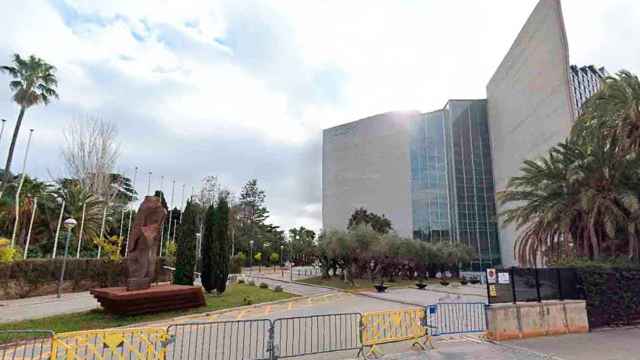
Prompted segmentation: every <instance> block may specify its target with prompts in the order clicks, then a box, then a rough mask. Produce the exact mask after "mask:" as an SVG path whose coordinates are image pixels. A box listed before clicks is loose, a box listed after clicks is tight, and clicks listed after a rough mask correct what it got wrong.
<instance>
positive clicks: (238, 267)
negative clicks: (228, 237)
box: [229, 253, 247, 274]
mask: <svg viewBox="0 0 640 360" xmlns="http://www.w3.org/2000/svg"><path fill="white" fill-rule="evenodd" d="M245 261H247V258H246V256H244V254H243V253H238V254H237V255H234V256H232V257H231V262H230V264H229V273H230V274H241V273H242V267H243V266H244V262H245Z"/></svg>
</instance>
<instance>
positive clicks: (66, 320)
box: [0, 284, 296, 343]
mask: <svg viewBox="0 0 640 360" xmlns="http://www.w3.org/2000/svg"><path fill="white" fill-rule="evenodd" d="M295 296H296V295H292V294H289V293H285V292H275V291H273V290H270V289H260V288H258V287H257V286H250V285H246V284H233V285H231V286H229V287H228V288H227V291H225V293H224V294H223V295H222V296H215V295H208V294H206V293H205V298H206V300H207V306H206V307H200V308H195V309H187V310H177V311H168V312H163V313H157V314H146V315H134V316H118V315H111V314H107V313H105V312H104V311H103V310H102V309H97V310H92V311H87V312H80V313H73V314H66V315H56V316H51V317H47V318H41V319H34V320H24V321H18V322H13V323H6V324H0V330H28V329H39V330H42V329H46V330H53V331H55V332H56V333H61V332H67V331H78V330H91V329H105V328H112V327H118V326H125V325H131V324H135V323H141V322H148V321H155V320H163V319H170V318H173V317H176V316H182V315H188V314H197V313H205V312H210V311H214V310H220V309H227V308H233V307H237V306H243V305H247V303H246V301H245V299H250V300H251V303H252V304H258V303H263V302H269V301H275V300H281V299H288V298H292V297H295ZM13 339H16V337H15V336H8V335H2V334H0V343H3V342H7V341H10V340H13Z"/></svg>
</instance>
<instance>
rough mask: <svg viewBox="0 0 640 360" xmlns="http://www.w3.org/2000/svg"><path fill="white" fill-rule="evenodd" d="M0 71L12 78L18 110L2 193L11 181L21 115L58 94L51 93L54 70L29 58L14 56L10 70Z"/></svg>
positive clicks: (7, 68) (55, 83) (3, 68)
mask: <svg viewBox="0 0 640 360" xmlns="http://www.w3.org/2000/svg"><path fill="white" fill-rule="evenodd" d="M0 71H1V72H6V73H8V74H9V75H10V76H11V77H13V80H12V81H11V82H10V83H9V87H10V88H11V90H12V91H13V93H14V94H13V100H14V101H15V102H16V103H17V104H18V105H19V106H20V113H19V114H18V121H17V122H16V126H15V128H14V129H13V137H12V138H11V145H10V146H9V154H8V155H7V163H6V165H5V167H4V181H3V183H2V189H4V187H5V186H6V185H7V184H8V183H9V180H10V178H11V161H12V160H13V151H14V149H15V146H16V141H17V140H18V134H19V133H20V126H21V125H22V119H23V118H24V113H25V112H26V111H27V109H28V108H30V107H32V106H34V105H38V104H44V105H47V104H49V102H50V101H51V99H52V98H58V93H57V92H56V90H55V88H56V86H57V85H58V81H57V79H56V76H55V72H56V68H55V67H53V66H52V65H49V64H48V63H46V62H45V61H44V60H42V59H40V58H38V57H35V56H33V55H31V56H29V58H27V59H23V58H22V57H20V55H18V54H15V55H14V56H13V66H0Z"/></svg>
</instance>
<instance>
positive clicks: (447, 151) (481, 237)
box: [410, 100, 500, 269]
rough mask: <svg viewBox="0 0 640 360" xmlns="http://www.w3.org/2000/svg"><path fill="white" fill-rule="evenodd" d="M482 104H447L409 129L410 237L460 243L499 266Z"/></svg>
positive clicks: (486, 263)
mask: <svg viewBox="0 0 640 360" xmlns="http://www.w3.org/2000/svg"><path fill="white" fill-rule="evenodd" d="M490 146H491V145H490V142H489V128H488V123H487V102H486V100H451V101H449V102H448V103H447V106H446V107H445V108H444V109H443V110H440V111H435V112H432V113H428V114H424V115H423V117H422V118H421V119H420V120H417V121H413V122H412V124H411V126H410V160H411V200H412V216H413V228H414V232H413V234H414V238H417V239H421V240H426V241H437V240H454V241H462V242H464V243H466V244H468V245H469V246H471V247H472V248H474V249H475V250H476V254H477V258H476V259H475V260H474V261H473V262H472V264H469V265H470V266H469V267H471V268H473V269H481V268H486V267H490V266H493V265H497V264H500V248H499V244H498V231H497V230H498V229H497V223H496V208H495V197H494V183H493V174H492V165H491V148H490Z"/></svg>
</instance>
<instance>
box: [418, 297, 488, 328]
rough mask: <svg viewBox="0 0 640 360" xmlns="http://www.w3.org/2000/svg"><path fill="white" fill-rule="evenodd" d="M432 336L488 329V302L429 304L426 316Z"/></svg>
mask: <svg viewBox="0 0 640 360" xmlns="http://www.w3.org/2000/svg"><path fill="white" fill-rule="evenodd" d="M425 322H426V325H427V327H428V328H429V329H430V330H431V335H432V336H438V335H448V334H464V333H474V332H483V331H486V330H487V315H486V304H484V303H439V304H435V305H429V306H427V315H426V318H425Z"/></svg>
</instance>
